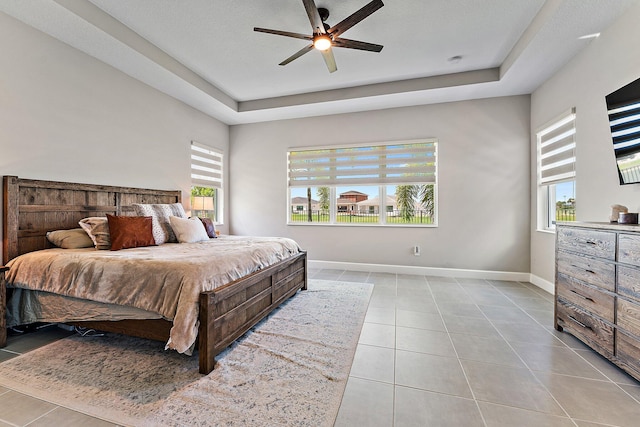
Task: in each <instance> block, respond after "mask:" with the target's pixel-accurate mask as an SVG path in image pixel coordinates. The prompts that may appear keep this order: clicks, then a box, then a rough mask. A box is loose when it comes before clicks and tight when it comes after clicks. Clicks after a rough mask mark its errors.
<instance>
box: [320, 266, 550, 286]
mask: <svg viewBox="0 0 640 427" xmlns="http://www.w3.org/2000/svg"><path fill="white" fill-rule="evenodd" d="M308 265H309V267H310V268H317V269H323V268H330V269H334V270H351V271H371V272H374V273H395V274H422V275H425V276H438V277H460V278H465V279H487V280H513V281H518V282H528V281H529V280H530V279H531V273H519V272H515V271H490V270H466V269H458V268H436V267H414V266H410V265H387V264H361V263H354V262H337V261H315V260H309V261H308ZM532 283H533V282H532ZM534 285H536V286H539V285H537V284H536V283H534ZM543 289H544V288H543ZM552 289H553V287H552ZM545 290H546V289H545Z"/></svg>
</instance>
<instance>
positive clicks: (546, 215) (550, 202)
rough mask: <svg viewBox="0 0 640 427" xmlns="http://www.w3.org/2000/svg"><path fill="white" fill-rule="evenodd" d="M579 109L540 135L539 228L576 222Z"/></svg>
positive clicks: (569, 113) (554, 122)
mask: <svg viewBox="0 0 640 427" xmlns="http://www.w3.org/2000/svg"><path fill="white" fill-rule="evenodd" d="M575 117H576V115H575V109H571V111H569V112H567V113H565V114H563V115H562V117H560V118H559V119H557V120H554V121H553V122H552V123H551V124H549V125H547V126H545V127H544V128H543V129H542V130H541V131H539V132H538V133H537V147H538V228H539V229H543V230H554V229H555V224H556V221H575V219H576V191H575V184H576V182H575V176H576V171H575V164H576V155H575V148H576V141H575V134H576V127H575Z"/></svg>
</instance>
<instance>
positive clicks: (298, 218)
mask: <svg viewBox="0 0 640 427" xmlns="http://www.w3.org/2000/svg"><path fill="white" fill-rule="evenodd" d="M291 222H301V223H308V222H309V220H308V217H307V214H297V213H292V214H291ZM311 222H312V223H319V224H328V223H329V214H317V213H314V214H313V215H312V221H311ZM336 222H337V223H340V224H379V222H380V218H379V215H374V214H371V215H349V214H342V213H340V214H338V216H337V217H336ZM432 223H433V220H432V219H431V218H430V217H427V216H414V217H413V218H412V219H411V220H409V221H405V220H404V219H402V218H400V217H397V216H387V224H432Z"/></svg>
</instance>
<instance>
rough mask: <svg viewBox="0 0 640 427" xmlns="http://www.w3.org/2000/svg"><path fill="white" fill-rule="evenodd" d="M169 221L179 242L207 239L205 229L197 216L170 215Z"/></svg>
mask: <svg viewBox="0 0 640 427" xmlns="http://www.w3.org/2000/svg"><path fill="white" fill-rule="evenodd" d="M169 222H170V223H171V228H173V232H174V233H175V235H176V237H177V238H178V242H180V243H194V242H202V241H203V240H209V236H208V235H207V230H205V228H204V226H203V225H202V222H201V221H200V220H199V219H198V218H197V217H195V218H190V219H185V218H178V217H177V216H170V217H169Z"/></svg>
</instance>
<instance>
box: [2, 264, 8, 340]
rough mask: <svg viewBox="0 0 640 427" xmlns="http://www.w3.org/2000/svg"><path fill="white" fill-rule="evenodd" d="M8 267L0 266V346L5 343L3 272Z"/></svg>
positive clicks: (4, 288)
mask: <svg viewBox="0 0 640 427" xmlns="http://www.w3.org/2000/svg"><path fill="white" fill-rule="evenodd" d="M7 270H9V267H5V266H0V347H4V346H5V345H7V316H6V313H5V311H6V307H7V288H6V286H5V283H4V272H5V271H7Z"/></svg>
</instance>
